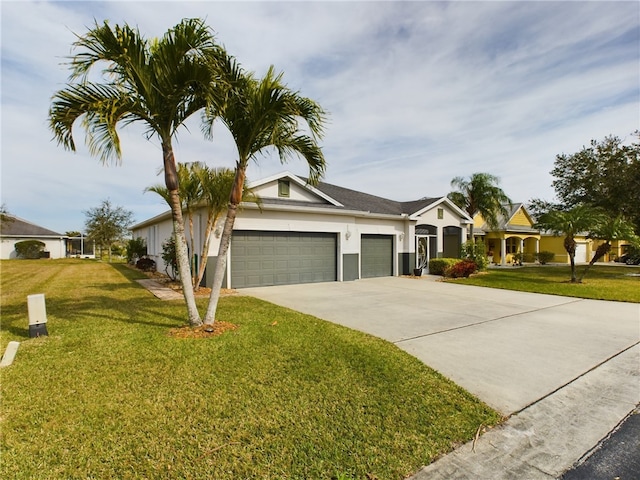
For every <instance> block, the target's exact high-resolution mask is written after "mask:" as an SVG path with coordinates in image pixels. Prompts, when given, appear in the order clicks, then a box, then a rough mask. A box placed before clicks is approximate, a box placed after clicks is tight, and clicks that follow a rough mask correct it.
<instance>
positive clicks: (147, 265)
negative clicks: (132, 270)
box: [136, 257, 156, 272]
mask: <svg viewBox="0 0 640 480" xmlns="http://www.w3.org/2000/svg"><path fill="white" fill-rule="evenodd" d="M136 268H138V269H140V270H142V271H143V272H155V271H156V262H155V261H154V260H151V259H150V258H146V257H145V258H141V259H140V260H138V261H137V262H136Z"/></svg>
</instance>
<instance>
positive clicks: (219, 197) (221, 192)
mask: <svg viewBox="0 0 640 480" xmlns="http://www.w3.org/2000/svg"><path fill="white" fill-rule="evenodd" d="M195 174H196V175H197V177H198V180H199V183H200V186H201V190H202V192H201V197H200V201H201V204H202V205H204V206H205V207H206V209H207V225H206V227H205V231H204V242H203V244H202V252H201V255H200V265H199V267H198V271H197V275H196V281H195V283H194V288H196V289H197V288H198V287H197V286H198V285H200V282H201V281H202V277H203V276H204V269H205V267H206V265H207V257H208V253H209V243H210V239H211V233H212V232H213V229H214V228H215V226H216V225H217V224H218V221H219V219H220V217H221V215H222V214H223V213H224V212H226V210H227V208H228V205H229V197H230V196H231V191H232V190H233V184H234V180H235V172H234V171H233V170H232V169H230V168H209V167H207V166H204V165H202V166H201V167H200V168H198V169H197V171H196V172H195ZM242 190H243V194H242V202H253V203H257V204H258V205H260V204H261V201H260V198H259V197H258V196H257V195H255V194H254V193H253V191H252V190H251V189H249V188H248V187H247V185H246V182H245V185H244V187H243V189H242Z"/></svg>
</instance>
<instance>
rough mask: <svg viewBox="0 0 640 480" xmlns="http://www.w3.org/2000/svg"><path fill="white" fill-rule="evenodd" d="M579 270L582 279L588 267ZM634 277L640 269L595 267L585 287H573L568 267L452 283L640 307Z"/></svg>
mask: <svg viewBox="0 0 640 480" xmlns="http://www.w3.org/2000/svg"><path fill="white" fill-rule="evenodd" d="M577 268H578V275H579V274H580V273H581V272H582V270H583V269H584V265H579V266H578V267H577ZM633 274H636V275H640V267H630V266H626V265H625V266H623V265H598V264H595V265H594V266H593V268H591V270H589V273H587V275H586V276H585V278H584V280H583V283H570V281H569V280H570V279H571V270H570V267H569V266H568V265H567V266H555V265H539V266H525V267H516V268H513V267H501V268H491V269H489V270H488V271H487V272H486V273H481V274H479V275H474V276H471V277H470V278H464V279H463V278H458V279H455V280H451V281H452V282H455V283H463V284H466V285H477V286H480V287H491V288H503V289H506V290H519V291H522V292H534V293H548V294H553V295H564V296H567V297H580V298H590V299H594V300H615V301H621V302H637V303H640V277H639V276H633Z"/></svg>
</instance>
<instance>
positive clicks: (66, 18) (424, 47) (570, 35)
mask: <svg viewBox="0 0 640 480" xmlns="http://www.w3.org/2000/svg"><path fill="white" fill-rule="evenodd" d="M0 8H1V10H0V14H1V22H2V25H1V27H2V51H1V60H2V96H1V115H2V116H1V125H0V128H1V133H2V137H1V144H2V146H1V162H2V164H1V170H0V174H1V198H2V203H4V204H5V206H6V207H7V208H8V210H9V211H10V212H11V213H13V214H16V215H18V216H19V217H22V218H24V219H26V220H29V221H32V222H34V223H36V224H39V225H42V226H44V227H47V228H50V229H52V230H55V231H58V232H65V231H69V230H83V229H84V221H85V214H84V211H86V210H88V209H90V208H91V207H95V206H97V205H99V204H100V202H101V201H102V200H104V199H107V198H108V199H110V200H111V201H112V203H114V204H116V205H121V206H124V207H126V208H128V209H130V210H132V211H133V212H134V217H135V219H136V220H137V221H142V220H144V219H147V218H149V217H151V216H154V215H156V214H159V213H161V212H163V211H165V210H166V208H165V206H164V205H163V203H162V201H161V200H160V198H159V197H157V196H156V195H154V194H152V193H143V190H144V189H145V187H147V186H150V185H152V184H155V183H158V182H161V181H162V177H158V176H157V172H158V169H159V168H160V166H161V161H162V155H161V151H160V147H159V145H158V143H157V142H156V141H151V142H150V141H147V140H146V139H145V138H144V137H143V135H142V130H141V129H140V128H135V127H134V128H133V129H129V128H130V127H129V128H128V129H126V130H123V131H122V132H121V134H122V141H123V160H122V164H121V165H120V166H115V165H111V166H104V165H102V164H101V163H100V162H99V161H98V159H96V158H92V157H90V156H89V154H88V152H87V149H86V147H85V146H84V132H83V131H82V130H81V129H80V128H77V129H76V130H75V138H76V144H77V146H78V151H77V152H76V153H72V152H68V151H65V150H63V149H62V148H61V147H58V146H57V145H56V143H55V142H53V141H52V140H51V138H52V135H51V133H50V132H49V130H48V127H47V112H48V108H49V104H50V100H51V96H52V95H53V93H54V92H55V91H57V90H59V89H61V88H63V87H64V85H65V82H66V81H67V77H68V73H69V72H68V70H67V68H66V67H65V66H64V64H63V63H64V62H65V57H67V56H68V55H69V54H71V44H72V43H73V41H74V38H75V37H74V33H77V34H83V33H85V32H86V30H87V28H88V27H90V26H91V25H93V23H94V19H96V20H98V21H99V22H101V21H102V20H104V19H109V21H110V23H111V24H112V25H113V24H116V23H124V22H126V23H128V24H130V25H135V26H137V27H138V28H139V29H140V31H141V32H142V33H143V34H144V35H145V36H147V37H155V36H161V35H162V34H163V33H164V32H165V31H166V30H167V29H168V28H170V27H172V26H174V25H175V24H177V23H178V22H179V21H180V20H181V19H182V18H185V17H200V18H204V19H206V21H207V23H208V24H209V25H210V26H211V28H212V29H213V30H214V31H215V32H216V35H217V39H218V41H219V42H220V43H221V44H223V45H224V46H225V47H226V48H227V50H228V52H229V53H230V54H232V55H234V56H236V58H237V59H238V60H239V61H240V63H241V64H242V65H243V66H244V67H245V68H246V69H247V70H251V71H254V72H255V73H256V74H257V75H258V76H261V75H262V74H264V73H265V72H266V70H267V68H268V67H269V65H274V66H275V67H276V69H277V70H278V71H283V72H284V79H285V81H286V83H287V84H288V85H289V86H290V87H291V88H292V89H295V90H298V91H300V93H302V94H303V95H305V96H308V97H310V98H313V99H314V100H316V101H318V102H319V103H320V104H321V105H322V106H323V107H324V108H325V109H326V110H328V111H329V112H330V121H329V123H328V124H327V128H326V135H325V138H324V140H323V142H322V144H323V148H324V152H325V157H326V159H327V162H328V168H327V174H326V177H325V181H327V182H329V183H334V184H337V185H341V186H344V187H348V188H353V189H356V190H361V191H364V192H367V193H371V194H374V195H379V196H383V197H387V198H391V199H394V200H401V201H404V200H414V199H418V198H421V197H425V196H430V197H432V196H440V195H445V194H447V193H448V192H449V191H450V185H449V184H450V181H451V179H452V178H453V177H455V176H465V177H466V176H469V175H471V174H472V173H474V172H487V173H491V174H494V175H497V176H498V177H500V178H501V186H502V188H503V189H504V190H505V192H506V193H507V194H508V195H509V196H510V197H511V198H512V200H514V201H520V202H526V201H528V200H529V199H531V198H534V197H541V198H545V199H547V200H552V199H553V190H552V188H551V182H552V177H551V176H550V174H549V172H550V171H551V169H552V168H553V162H554V159H555V156H556V154H560V153H573V152H576V151H578V150H580V149H581V148H582V147H583V146H584V145H587V144H588V143H589V141H590V140H591V139H593V138H595V139H602V138H604V137H605V136H606V135H609V134H613V135H617V136H619V137H622V138H627V139H628V140H629V141H630V140H631V138H630V134H631V133H632V132H633V131H634V130H636V129H639V128H640V118H639V115H640V114H639V108H640V4H639V3H638V2H635V1H630V2H572V1H566V2H480V1H478V2H473V1H472V2H431V1H422V2H380V1H371V2H349V1H343V2H334V1H325V2H270V1H262V2H213V1H209V2H164V1H162V2H146V1H139V2H135V1H127V2H119V1H112V2H47V1H41V2H29V1H15V2H12V1H2V2H1V7H0ZM198 122H199V118H198V117H197V116H196V117H194V118H193V119H192V120H191V121H190V122H189V124H188V127H189V129H188V130H183V131H181V132H180V134H179V137H178V140H177V142H176V155H177V159H178V161H182V162H188V161H204V162H206V163H208V164H209V165H212V166H233V164H234V161H235V150H234V147H233V143H232V142H231V140H230V137H229V135H228V134H227V132H225V131H224V130H223V129H222V127H220V128H217V129H216V131H215V138H214V141H213V142H209V141H206V140H204V139H203V138H202V136H201V134H200V129H199V125H198ZM285 169H286V170H290V171H292V172H293V173H296V174H300V175H303V176H304V175H306V174H307V169H306V167H305V164H304V162H303V161H302V160H297V159H293V160H292V161H290V162H289V163H288V164H286V165H284V166H283V165H281V164H280V163H279V162H278V160H277V158H275V157H273V156H271V155H269V154H267V155H265V156H264V158H261V159H260V163H259V165H252V166H251V167H250V169H249V172H248V173H249V179H250V180H257V179H259V178H262V177H265V176H268V175H271V174H273V173H277V172H279V171H282V170H285Z"/></svg>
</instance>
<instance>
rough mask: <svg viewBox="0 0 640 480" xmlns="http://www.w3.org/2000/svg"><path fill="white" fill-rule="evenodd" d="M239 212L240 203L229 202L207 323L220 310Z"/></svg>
mask: <svg viewBox="0 0 640 480" xmlns="http://www.w3.org/2000/svg"><path fill="white" fill-rule="evenodd" d="M237 214H238V205H234V204H232V203H230V204H229V209H228V211H227V218H226V219H225V221H224V229H223V230H222V237H220V248H218V259H217V261H216V269H215V273H214V274H213V285H211V296H210V297H209V306H208V307H207V313H206V314H205V317H204V324H205V325H213V324H214V323H215V321H216V311H217V310H218V301H219V300H220V289H221V288H222V280H223V279H224V274H225V271H226V270H227V252H228V251H229V244H230V243H231V232H232V231H233V224H234V223H235V220H236V215H237Z"/></svg>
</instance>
